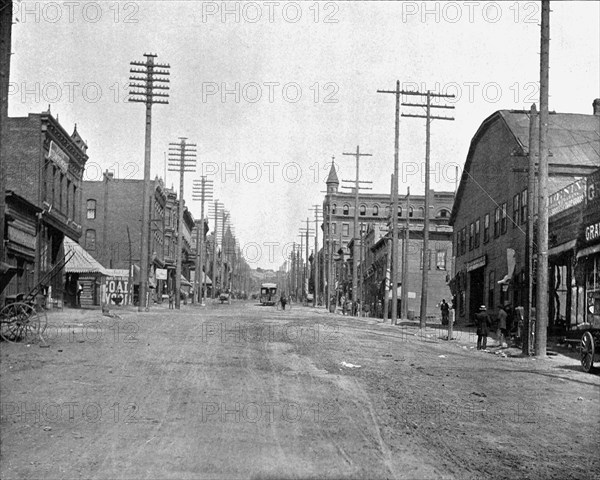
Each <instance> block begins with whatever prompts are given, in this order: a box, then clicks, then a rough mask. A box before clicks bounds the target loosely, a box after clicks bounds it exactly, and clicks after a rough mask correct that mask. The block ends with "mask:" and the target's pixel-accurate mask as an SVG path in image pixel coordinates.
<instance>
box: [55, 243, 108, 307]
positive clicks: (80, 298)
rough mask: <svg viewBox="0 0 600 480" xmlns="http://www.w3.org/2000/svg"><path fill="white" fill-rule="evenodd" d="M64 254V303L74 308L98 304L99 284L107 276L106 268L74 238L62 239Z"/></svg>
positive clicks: (99, 298) (99, 301)
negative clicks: (65, 260) (65, 258)
mask: <svg viewBox="0 0 600 480" xmlns="http://www.w3.org/2000/svg"><path fill="white" fill-rule="evenodd" d="M63 244H64V251H65V256H66V257H67V258H69V261H68V262H67V264H66V266H65V274H66V281H65V289H64V292H65V293H64V295H65V304H66V305H68V306H71V307H74V308H85V307H91V306H96V305H100V304H101V301H102V298H101V286H102V285H103V284H104V279H105V278H106V276H107V271H106V269H105V268H104V267H103V266H102V265H101V264H100V263H99V262H98V261H97V260H96V259H95V258H94V257H92V256H91V255H90V254H89V253H88V252H87V251H85V250H84V249H83V247H81V245H79V244H78V243H77V242H75V240H71V239H70V238H69V237H65V238H64V240H63Z"/></svg>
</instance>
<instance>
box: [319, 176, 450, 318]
mask: <svg viewBox="0 0 600 480" xmlns="http://www.w3.org/2000/svg"><path fill="white" fill-rule="evenodd" d="M326 185H327V194H326V196H325V198H324V200H323V212H324V218H323V231H324V243H325V251H324V252H321V258H322V262H321V265H322V276H321V278H327V277H328V276H327V262H326V260H327V258H328V257H327V252H328V251H333V252H334V258H333V259H334V265H335V267H334V269H333V275H332V282H335V291H336V297H337V299H338V300H339V298H340V297H341V296H342V295H344V296H346V297H348V296H349V295H350V296H352V295H351V294H352V292H351V290H352V281H351V279H352V268H353V260H352V253H353V252H352V250H353V249H352V248H350V247H352V244H353V242H354V241H355V240H354V239H353V234H354V203H355V198H354V193H353V192H348V193H346V192H339V191H338V187H339V179H338V177H337V174H336V172H335V168H334V166H333V165H332V167H331V170H330V172H329V176H328V178H327V180H326ZM429 195H430V208H431V210H430V219H431V222H430V230H429V232H430V233H429V238H430V248H429V255H428V258H429V261H428V265H427V268H428V269H429V270H430V271H431V273H430V277H429V278H430V286H429V291H430V294H429V298H430V299H431V300H430V302H429V305H428V310H427V312H428V315H436V314H437V313H439V311H438V309H437V307H436V304H437V303H438V302H439V301H440V300H441V299H442V298H445V299H446V300H448V299H449V296H450V291H449V289H448V286H447V275H448V273H449V271H450V258H451V251H452V228H451V227H450V226H449V225H448V221H449V219H450V212H451V209H452V204H453V201H454V193H453V192H435V191H433V190H431V191H430V192H429ZM358 209H359V212H358V218H359V235H361V236H364V238H363V241H362V246H360V244H361V239H360V238H359V239H356V241H358V242H359V249H358V251H359V252H360V251H362V254H361V256H360V258H359V270H358V272H359V275H358V277H359V282H358V288H359V291H360V292H359V295H358V296H357V298H362V304H363V305H364V306H365V307H366V308H368V309H369V311H370V312H372V314H373V315H376V312H377V309H378V306H377V305H378V303H380V304H382V303H383V301H384V281H385V278H386V270H387V263H388V262H387V259H388V255H389V253H388V248H387V245H388V241H389V239H391V232H389V228H388V225H389V222H390V212H391V198H390V194H377V193H360V195H359V203H358ZM424 218H425V196H424V195H411V196H410V201H409V202H408V205H407V204H406V200H404V199H403V198H402V197H401V198H400V199H399V202H398V221H399V238H398V240H397V241H398V244H399V249H398V252H402V251H403V250H402V248H403V235H404V233H403V232H404V231H405V225H406V220H407V219H408V220H409V224H410V228H409V229H410V240H409V249H408V252H409V254H408V259H409V262H408V272H409V276H408V291H409V300H408V304H409V310H411V311H412V312H413V313H412V314H411V315H413V314H414V312H415V311H416V310H418V306H419V303H420V299H421V272H422V261H421V259H422V242H423V221H424ZM330 249H331V250H330ZM398 265H399V268H401V261H400V259H399V261H398ZM388 278H389V276H388ZM400 279H401V272H400V274H399V275H398V281H399V282H400ZM399 286H400V285H399Z"/></svg>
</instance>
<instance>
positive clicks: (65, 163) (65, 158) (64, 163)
mask: <svg viewBox="0 0 600 480" xmlns="http://www.w3.org/2000/svg"><path fill="white" fill-rule="evenodd" d="M48 158H49V159H50V160H52V161H53V162H54V163H56V165H57V166H58V168H60V169H61V170H62V172H63V173H67V170H69V155H67V154H66V153H65V152H64V151H63V150H62V149H61V148H60V147H59V146H58V145H57V144H56V143H54V142H53V141H52V140H51V141H50V150H49V151H48Z"/></svg>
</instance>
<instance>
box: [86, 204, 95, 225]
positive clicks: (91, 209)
mask: <svg viewBox="0 0 600 480" xmlns="http://www.w3.org/2000/svg"><path fill="white" fill-rule="evenodd" d="M95 218H96V200H91V199H90V200H88V201H87V219H88V220H94V219H95Z"/></svg>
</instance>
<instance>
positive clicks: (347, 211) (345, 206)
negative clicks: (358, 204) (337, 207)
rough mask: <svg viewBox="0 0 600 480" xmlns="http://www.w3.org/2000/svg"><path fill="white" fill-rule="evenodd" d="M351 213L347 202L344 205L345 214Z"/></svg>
mask: <svg viewBox="0 0 600 480" xmlns="http://www.w3.org/2000/svg"><path fill="white" fill-rule="evenodd" d="M349 214H350V205H348V204H346V205H344V215H349Z"/></svg>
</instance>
